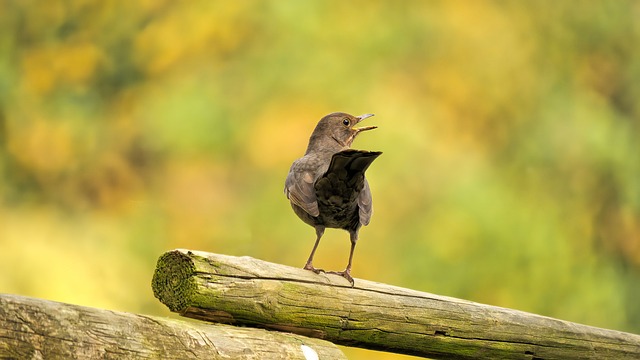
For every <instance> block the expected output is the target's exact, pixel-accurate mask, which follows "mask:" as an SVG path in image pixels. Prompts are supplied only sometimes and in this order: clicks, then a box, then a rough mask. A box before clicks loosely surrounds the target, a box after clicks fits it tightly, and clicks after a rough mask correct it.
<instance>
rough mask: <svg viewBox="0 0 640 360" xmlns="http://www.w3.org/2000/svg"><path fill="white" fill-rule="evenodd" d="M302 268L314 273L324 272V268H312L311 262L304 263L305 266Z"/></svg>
mask: <svg viewBox="0 0 640 360" xmlns="http://www.w3.org/2000/svg"><path fill="white" fill-rule="evenodd" d="M303 269H305V270H310V271H313V272H314V273H316V274H320V273H323V272H325V271H324V270H322V269H316V268H314V267H313V265H312V264H311V263H306V264H305V266H304V267H303Z"/></svg>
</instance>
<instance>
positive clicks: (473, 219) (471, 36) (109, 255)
mask: <svg viewBox="0 0 640 360" xmlns="http://www.w3.org/2000/svg"><path fill="white" fill-rule="evenodd" d="M637 15H638V5H637V4H636V3H635V2H633V1H615V2H611V1H609V2H605V1H595V2H589V3H580V4H576V3H573V2H553V1H538V2H535V3H531V2H518V1H482V2H477V1H473V2H471V1H469V2H450V1H448V2H439V1H411V2H403V3H402V4H400V3H397V2H392V1H378V2H346V3H345V2H338V1H311V2H308V1H307V2H294V1H288V2H281V1H278V2H273V1H269V2H268V1H264V2H249V1H233V2H225V1H197V2H189V3H182V2H172V1H142V2H108V3H103V2H95V3H93V2H84V1H79V0H74V1H66V2H57V1H50V2H35V1H4V2H2V3H0V54H1V55H0V248H1V249H2V251H0V274H1V275H0V291H2V292H9V293H19V294H24V295H31V296H37V297H42V298H48V299H53V300H62V301H68V302H72V303H81V304H85V305H91V306H98V307H106V308H113V309H124V310H128V311H133V312H151V313H166V310H165V309H163V308H162V306H161V305H160V304H158V303H157V301H155V299H154V298H153V296H152V293H151V290H150V280H151V275H152V272H153V267H154V265H155V261H156V260H157V257H158V256H159V255H160V254H162V253H163V252H164V251H166V250H169V249H171V248H193V249H200V250H207V251H212V252H217V253H228V254H234V255H250V256H254V257H259V258H262V259H265V260H268V261H273V262H281V263H286V264H290V265H295V266H301V265H302V264H303V262H304V260H305V259H306V256H307V255H308V252H309V251H310V249H311V246H312V242H313V239H314V234H313V230H312V229H311V228H310V227H308V226H307V225H305V224H303V223H302V222H301V221H299V220H298V219H297V218H296V217H295V215H294V214H293V212H292V211H291V209H290V208H289V204H288V203H287V201H286V199H285V198H284V195H283V194H282V187H283V182H284V177H285V175H286V173H287V170H288V167H289V165H290V163H291V162H292V161H293V160H294V159H295V158H297V157H299V156H300V155H301V154H302V152H303V151H304V149H305V146H306V141H307V139H308V136H309V134H310V133H311V131H312V129H313V127H314V125H315V122H316V121H317V120H318V119H319V118H320V117H322V116H323V115H325V114H327V113H329V112H333V111H346V112H350V113H354V114H361V113H368V112H372V113H375V114H376V117H374V118H373V119H371V120H370V121H372V124H375V125H378V126H379V127H380V128H379V129H378V130H376V131H375V132H371V133H368V134H364V135H363V136H362V137H360V138H359V139H358V140H357V141H356V143H355V144H354V146H355V147H357V148H362V149H368V150H381V151H383V152H384V155H383V156H381V157H380V159H379V160H377V161H376V163H375V164H374V165H373V166H372V167H371V169H370V170H369V175H368V176H369V178H370V183H371V187H372V191H373V196H374V203H375V204H374V208H375V211H374V216H373V218H372V222H371V224H370V225H369V226H368V227H366V228H364V229H363V230H362V232H361V238H362V240H361V242H360V243H359V245H358V248H357V250H356V254H355V260H354V270H353V272H354V274H355V276H356V277H363V278H368V279H372V280H377V281H383V282H389V283H393V284H397V285H400V286H406V287H413V288H416V289H419V290H423V291H429V292H434V293H439V294H445V295H451V296H457V297H462V298H466V299H470V300H475V301H479V302H485V303H490V304H494V305H500V306H505V307H511V308H517V309H523V310H527V311H532V312H536V313H541V314H545V315H549V316H554V317H558V318H562V319H567V320H572V321H578V322H583V323H586V324H590V325H595V326H601V327H607V328H615V329H620V330H625V331H632V332H636V333H637V332H640V327H639V325H638V324H640V307H638V297H639V296H640V293H639V292H638V291H639V290H638V289H639V288H640V287H638V285H637V284H638V281H640V151H638V144H639V143H640V142H639V140H640V139H639V134H640V122H639V119H640V107H639V105H638V104H639V103H638V101H637V99H638V98H640V83H638V81H637V79H640V56H639V55H640V50H638V46H637V45H636V44H638V43H640V30H639V28H638V26H637ZM346 239H347V236H346V234H344V233H341V232H337V231H329V232H327V235H326V236H325V239H323V243H322V244H321V246H320V248H319V253H318V256H317V260H316V262H317V265H318V266H321V267H324V268H333V269H340V268H342V267H343V266H344V265H345V264H346V260H347V254H348V241H347V240H346ZM44 262H47V263H48V264H49V265H48V266H47V268H53V269H54V270H53V271H49V272H46V273H41V272H39V271H38V269H39V268H40V267H39V266H38V264H41V263H44ZM52 264H53V265H54V266H53V267H52V266H51V265H52ZM354 354H355V355H354V356H355V357H357V356H360V355H359V354H361V353H359V352H354ZM362 356H363V358H365V357H366V358H370V357H369V356H373V355H370V354H368V355H362ZM379 356H380V358H382V357H383V356H384V355H379Z"/></svg>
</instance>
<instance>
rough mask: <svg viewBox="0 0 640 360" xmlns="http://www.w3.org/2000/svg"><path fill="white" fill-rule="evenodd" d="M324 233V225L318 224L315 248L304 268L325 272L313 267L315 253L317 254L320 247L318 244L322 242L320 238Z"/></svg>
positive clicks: (315, 271) (317, 272)
mask: <svg viewBox="0 0 640 360" xmlns="http://www.w3.org/2000/svg"><path fill="white" fill-rule="evenodd" d="M322 234H324V226H316V243H315V244H314V245H313V250H311V254H310V255H309V259H308V260H307V263H306V264H305V265H304V268H303V269H305V270H311V271H313V272H314V273H316V274H319V273H320V272H324V270H322V269H316V268H314V267H313V255H315V253H316V249H317V248H318V244H320V238H321V237H322Z"/></svg>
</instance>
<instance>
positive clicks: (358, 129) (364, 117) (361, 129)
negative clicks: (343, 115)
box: [354, 114, 377, 132]
mask: <svg viewBox="0 0 640 360" xmlns="http://www.w3.org/2000/svg"><path fill="white" fill-rule="evenodd" d="M372 116H373V114H364V115H360V116H356V119H358V123H360V122H361V121H362V120H364V119H366V118H370V117H372ZM375 128H377V126H363V127H359V128H355V129H354V130H356V131H357V132H361V131H367V130H373V129H375Z"/></svg>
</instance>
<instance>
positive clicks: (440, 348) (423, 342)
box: [152, 250, 640, 360]
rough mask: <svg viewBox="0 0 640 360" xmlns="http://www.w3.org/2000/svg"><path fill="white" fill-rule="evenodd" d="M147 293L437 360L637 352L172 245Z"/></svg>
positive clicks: (404, 292)
mask: <svg viewBox="0 0 640 360" xmlns="http://www.w3.org/2000/svg"><path fill="white" fill-rule="evenodd" d="M152 287H153V291H154V294H155V296H156V297H157V298H158V299H160V301H161V302H162V303H164V304H165V305H167V306H168V307H169V309H170V310H171V311H174V312H177V313H179V314H181V315H183V316H187V317H192V318H197V319H203V320H207V321H214V322H223V323H230V324H238V325H249V326H256V327H263V328H268V329H276V330H283V331H288V332H293V333H297V334H302V335H306V336H312V337H317V338H321V339H326V340H329V341H331V342H334V343H336V344H341V345H347V346H357V347H362V348H367V349H374V350H383V351H390V352H396V353H403V354H409V355H417V356H423V357H430V358H434V359H529V360H531V359H535V360H542V359H544V360H546V359H616V360H620V359H639V358H640V336H638V335H634V334H629V333H623V332H619V331H614V330H606V329H600V328H595V327H591V326H586V325H581V324H576V323H571V322H568V321H563V320H557V319H553V318H549V317H545V316H540V315H535V314H530V313H526V312H522V311H517V310H511V309H505V308H500V307H496V306H489V305H483V304H479V303H474V302H470V301H465V300H459V299H455V298H450V297H444V296H439V295H433V294H429V293H424V292H419V291H414V290H409V289H404V288H399V287H394V286H390V285H385V284H379V283H374V282H370V281H365V280H361V279H356V280H355V287H353V288H352V287H351V286H350V284H349V283H348V282H347V281H346V280H345V279H344V278H342V277H339V276H335V275H326V274H320V275H316V274H314V273H312V272H310V271H306V270H302V269H297V268H292V267H289V266H284V265H279V264H273V263H268V262H265V261H261V260H257V259H253V258H250V257H232V256H225V255H217V254H210V253H205V252H198V251H189V250H174V251H171V252H168V253H165V254H164V255H162V256H161V257H160V259H159V260H158V265H157V268H156V271H155V274H154V277H153V284H152Z"/></svg>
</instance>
